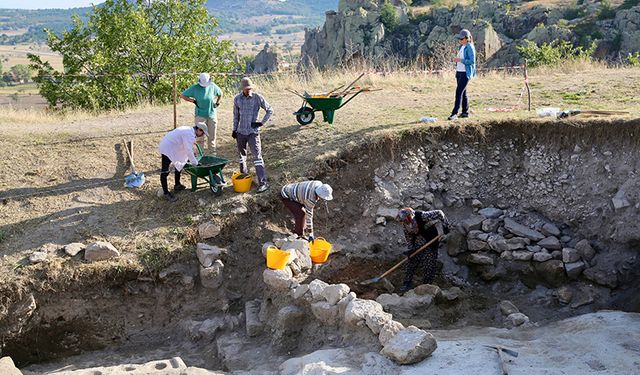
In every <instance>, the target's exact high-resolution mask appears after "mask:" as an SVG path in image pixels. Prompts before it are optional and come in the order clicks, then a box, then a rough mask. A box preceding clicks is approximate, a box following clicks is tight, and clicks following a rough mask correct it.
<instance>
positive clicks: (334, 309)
mask: <svg viewBox="0 0 640 375" xmlns="http://www.w3.org/2000/svg"><path fill="white" fill-rule="evenodd" d="M311 312H312V313H313V316H315V317H316V319H318V320H319V321H321V322H323V323H325V324H329V325H335V324H337V323H338V312H339V309H338V306H337V305H335V304H332V303H329V302H326V301H320V302H314V303H312V304H311Z"/></svg>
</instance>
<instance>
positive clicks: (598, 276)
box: [582, 268, 618, 289]
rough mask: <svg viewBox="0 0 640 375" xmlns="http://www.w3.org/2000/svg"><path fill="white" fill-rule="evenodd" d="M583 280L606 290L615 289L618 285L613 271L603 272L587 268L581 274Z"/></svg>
mask: <svg viewBox="0 0 640 375" xmlns="http://www.w3.org/2000/svg"><path fill="white" fill-rule="evenodd" d="M582 276H584V278H585V279H587V280H591V281H593V282H594V283H596V284H598V285H602V286H606V287H608V288H611V289H613V288H615V287H616V286H617V285H618V276H617V275H616V272H615V271H604V270H601V269H596V268H588V269H586V270H584V272H583V273H582Z"/></svg>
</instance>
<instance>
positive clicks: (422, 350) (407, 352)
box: [381, 326, 438, 365]
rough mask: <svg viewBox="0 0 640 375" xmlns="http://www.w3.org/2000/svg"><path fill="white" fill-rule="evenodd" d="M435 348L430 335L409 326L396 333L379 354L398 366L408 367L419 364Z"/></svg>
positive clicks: (434, 341)
mask: <svg viewBox="0 0 640 375" xmlns="http://www.w3.org/2000/svg"><path fill="white" fill-rule="evenodd" d="M437 347H438V344H437V343H436V339H435V338H434V337H433V335H432V334H430V333H427V332H425V331H423V330H421V329H419V328H416V327H414V326H410V327H407V328H405V329H403V330H401V331H399V332H398V333H396V334H395V335H394V336H393V337H392V338H391V339H390V340H389V341H388V342H387V344H386V345H385V346H384V347H383V348H382V351H381V353H382V355H384V356H386V357H387V358H389V359H391V360H392V361H394V362H396V363H398V364H402V365H410V364H413V363H418V362H421V361H422V360H424V359H425V358H427V357H428V356H430V355H431V353H433V352H434V351H435V350H436V348H437Z"/></svg>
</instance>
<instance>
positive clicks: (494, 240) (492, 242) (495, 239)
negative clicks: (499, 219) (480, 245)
mask: <svg viewBox="0 0 640 375" xmlns="http://www.w3.org/2000/svg"><path fill="white" fill-rule="evenodd" d="M488 244H489V248H491V250H493V251H495V252H497V253H502V252H503V251H508V250H510V249H509V244H508V243H507V241H506V240H505V239H504V237H502V236H501V235H499V234H495V235H492V236H490V237H489V241H488Z"/></svg>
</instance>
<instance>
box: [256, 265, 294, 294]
mask: <svg viewBox="0 0 640 375" xmlns="http://www.w3.org/2000/svg"><path fill="white" fill-rule="evenodd" d="M292 277H293V273H292V272H291V269H290V268H288V267H287V268H285V269H284V270H272V269H265V270H264V272H263V273H262V280H263V281H264V283H265V284H267V285H268V286H269V287H270V288H271V289H273V290H275V291H283V292H284V291H288V290H289V287H291V283H292V282H293V279H292Z"/></svg>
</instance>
